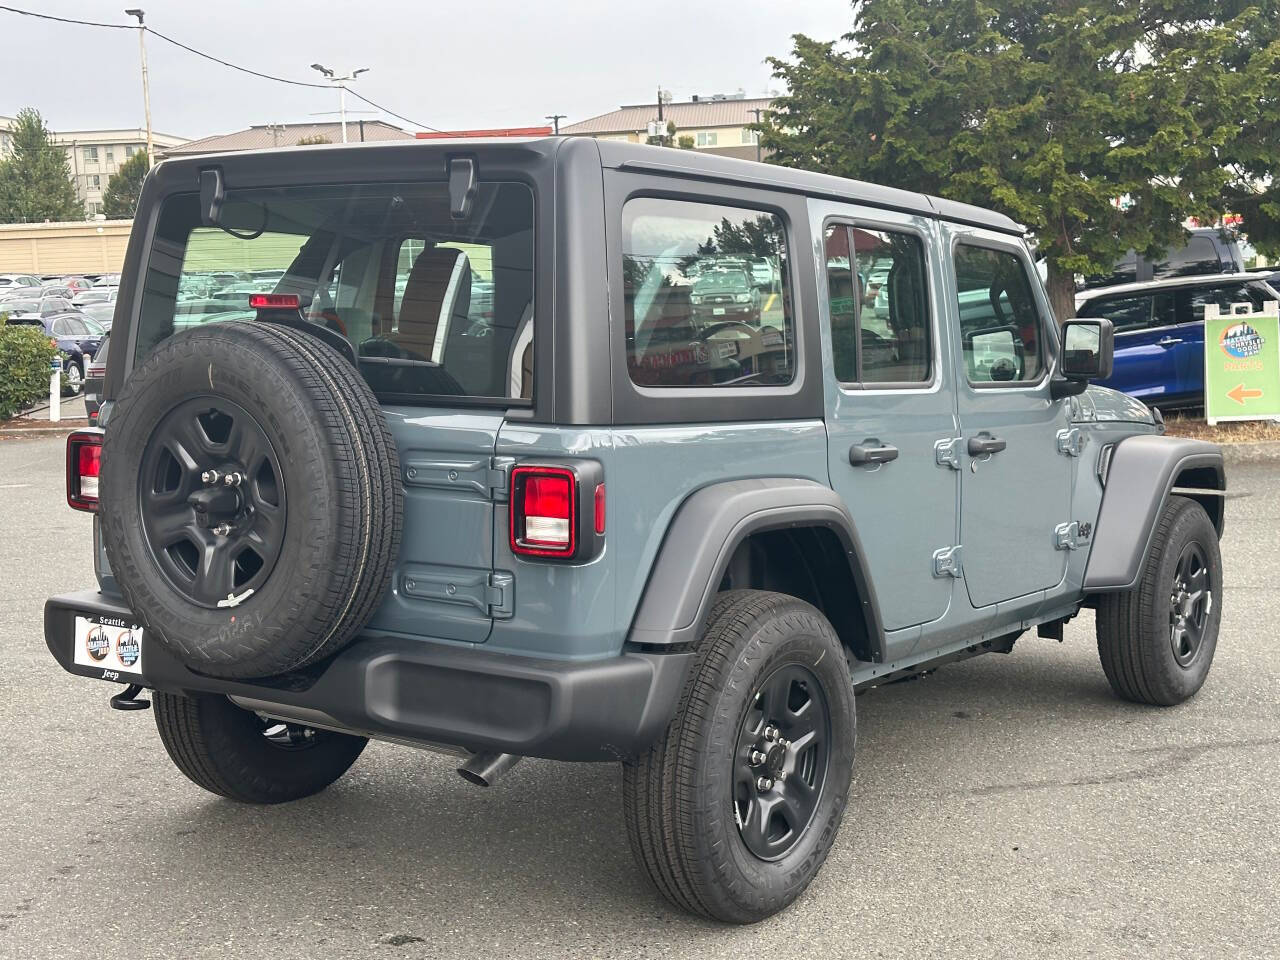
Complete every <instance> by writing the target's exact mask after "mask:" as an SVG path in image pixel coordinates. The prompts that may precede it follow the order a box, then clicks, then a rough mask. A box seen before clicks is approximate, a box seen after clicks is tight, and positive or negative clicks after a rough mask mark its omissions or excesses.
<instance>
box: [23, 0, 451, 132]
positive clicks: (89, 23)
mask: <svg viewBox="0 0 1280 960" xmlns="http://www.w3.org/2000/svg"><path fill="white" fill-rule="evenodd" d="M0 10H2V11H5V12H8V13H17V14H20V15H22V16H24V17H35V18H36V19H38V20H52V21H54V22H56V23H70V24H75V25H77V26H81V27H105V28H106V29H109V30H138V29H144V30H146V31H147V32H148V33H150V34H151V35H152V36H154V37H157V38H159V39H160V40H163V41H164V42H165V43H171V44H173V45H174V46H175V47H178V48H180V49H182V50H185V51H187V52H188V53H193V54H195V55H196V56H197V57H203V58H204V59H206V60H211V61H213V62H214V63H217V64H220V65H221V66H224V67H229V68H231V69H232V70H238V71H240V72H241V73H247V74H249V75H250V76H254V77H260V78H261V79H263V80H274V81H275V82H276V83H287V84H289V85H290V86H294V87H311V88H313V89H316V90H331V89H332V87H331V86H330V85H329V84H325V83H309V82H307V81H305V80H290V79H288V78H287V77H277V76H275V75H273V74H270V73H262V72H261V71H259V70H253V69H250V68H249V67H242V66H240V65H239V64H236V63H231V62H230V61H229V60H223V59H222V58H221V57H215V56H214V55H213V54H211V53H205V52H204V51H203V50H197V49H196V48H195V47H191V46H188V45H187V44H185V43H183V42H182V41H180V40H175V39H174V38H173V37H170V36H167V35H166V34H163V33H161V32H160V31H159V30H156V29H155V28H154V27H142V28H139V27H135V26H133V25H131V24H122V23H100V22H98V21H95V20H74V19H70V18H68V17H55V16H53V15H51V14H47V13H36V12H35V11H33V10H21V9H19V8H18V7H10V6H6V5H3V4H0ZM347 92H348V93H349V94H351V95H352V96H353V97H355V98H356V99H357V100H363V101H364V102H365V103H367V104H369V106H371V107H376V108H377V109H379V110H381V111H382V112H383V113H385V114H387V115H388V116H392V117H395V118H396V119H397V120H401V121H403V122H404V123H407V124H409V125H410V126H414V127H421V128H422V129H424V130H432V131H435V132H437V133H438V132H440V131H439V130H437V128H436V127H432V126H430V125H428V124H425V123H419V122H418V121H417V120H410V119H409V118H408V117H406V116H402V115H401V114H398V113H396V112H395V111H394V110H388V109H387V108H386V107H384V106H382V105H381V104H379V103H374V102H373V101H372V100H370V99H369V98H368V97H365V96H362V95H361V94H358V93H356V92H355V91H354V90H352V89H351V88H350V87H348V88H347Z"/></svg>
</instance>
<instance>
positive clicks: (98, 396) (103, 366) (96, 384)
mask: <svg viewBox="0 0 1280 960" xmlns="http://www.w3.org/2000/svg"><path fill="white" fill-rule="evenodd" d="M110 346H111V331H109V330H108V331H107V332H106V333H104V334H103V337H102V343H101V344H100V345H99V346H98V351H97V352H96V353H95V354H94V355H93V358H92V359H90V361H89V363H88V365H87V366H86V367H85V368H84V410H85V416H87V417H88V418H89V423H90V425H91V426H97V423H98V412H99V410H101V408H102V381H103V378H105V377H106V375H107V351H108V349H109V348H110Z"/></svg>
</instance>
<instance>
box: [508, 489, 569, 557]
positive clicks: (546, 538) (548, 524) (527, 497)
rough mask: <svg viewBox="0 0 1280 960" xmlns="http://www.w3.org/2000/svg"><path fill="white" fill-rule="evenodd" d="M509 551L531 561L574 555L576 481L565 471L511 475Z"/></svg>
mask: <svg viewBox="0 0 1280 960" xmlns="http://www.w3.org/2000/svg"><path fill="white" fill-rule="evenodd" d="M511 493H512V495H511V550H512V552H514V553H517V554H522V555H524V556H532V557H568V556H572V555H573V551H574V549H575V547H576V546H577V544H576V542H575V538H576V528H577V514H578V502H577V501H578V478H577V477H576V476H574V473H573V471H572V470H569V469H566V468H564V467H516V468H515V469H513V470H512V471H511Z"/></svg>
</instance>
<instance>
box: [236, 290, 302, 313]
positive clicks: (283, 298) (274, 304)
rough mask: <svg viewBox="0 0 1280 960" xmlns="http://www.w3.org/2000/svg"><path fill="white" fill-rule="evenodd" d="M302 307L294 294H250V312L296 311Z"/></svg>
mask: <svg viewBox="0 0 1280 960" xmlns="http://www.w3.org/2000/svg"><path fill="white" fill-rule="evenodd" d="M301 305H302V302H301V300H299V298H298V295H297V294H296V293H251V294H249V308H250V309H251V310H297V309H298V307H300V306H301Z"/></svg>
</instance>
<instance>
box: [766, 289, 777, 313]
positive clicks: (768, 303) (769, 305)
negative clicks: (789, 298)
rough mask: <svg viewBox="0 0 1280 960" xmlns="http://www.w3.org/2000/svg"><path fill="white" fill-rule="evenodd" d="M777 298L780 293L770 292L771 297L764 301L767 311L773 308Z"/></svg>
mask: <svg viewBox="0 0 1280 960" xmlns="http://www.w3.org/2000/svg"><path fill="white" fill-rule="evenodd" d="M777 299H778V295H777V294H776V293H771V294H769V299H768V300H766V301H765V302H764V312H765V313H768V312H769V311H770V310H772V309H773V301H775V300H777Z"/></svg>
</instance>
